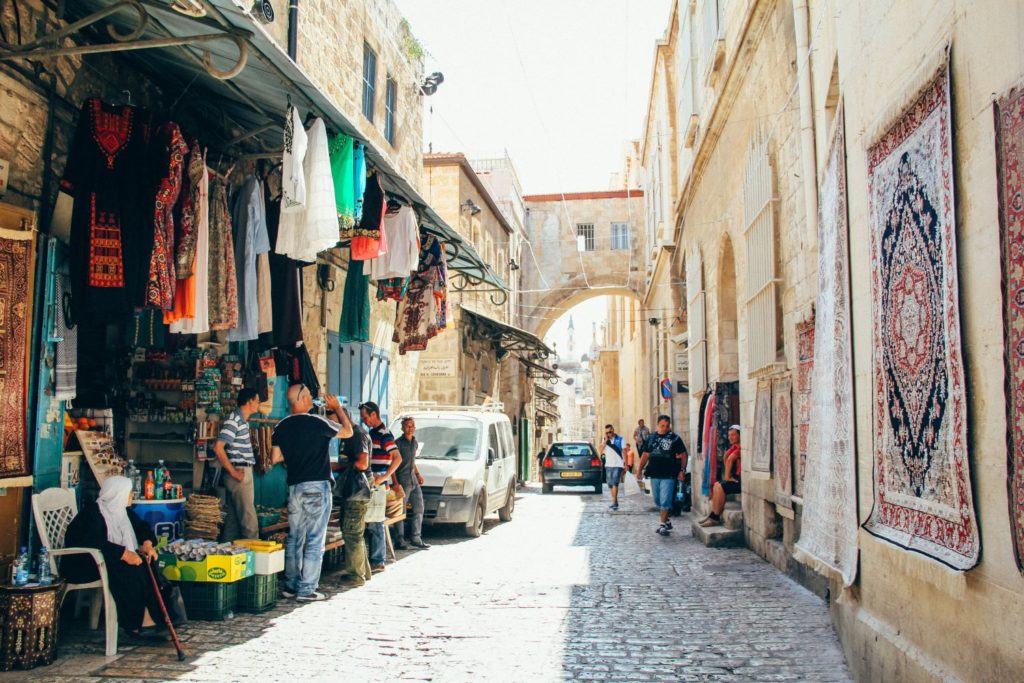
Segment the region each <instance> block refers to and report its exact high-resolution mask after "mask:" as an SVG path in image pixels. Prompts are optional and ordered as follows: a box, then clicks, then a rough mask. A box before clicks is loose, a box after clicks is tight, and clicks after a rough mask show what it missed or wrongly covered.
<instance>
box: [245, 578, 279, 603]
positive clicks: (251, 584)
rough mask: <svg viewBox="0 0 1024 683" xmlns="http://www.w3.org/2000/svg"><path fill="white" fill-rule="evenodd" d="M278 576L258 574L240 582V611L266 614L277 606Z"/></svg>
mask: <svg viewBox="0 0 1024 683" xmlns="http://www.w3.org/2000/svg"><path fill="white" fill-rule="evenodd" d="M277 576H278V575H277V574H262V575H261V574H257V575H256V576H250V577H249V578H248V579H242V580H241V581H239V582H238V610H239V611H240V612H253V613H259V612H266V611H267V610H268V609H272V608H273V607H274V605H276V604H277Z"/></svg>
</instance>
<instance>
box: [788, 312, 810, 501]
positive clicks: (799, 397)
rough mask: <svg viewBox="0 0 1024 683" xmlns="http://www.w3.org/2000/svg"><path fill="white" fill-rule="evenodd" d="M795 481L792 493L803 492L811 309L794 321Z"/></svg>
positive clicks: (808, 409) (808, 427) (798, 493)
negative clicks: (808, 312)
mask: <svg viewBox="0 0 1024 683" xmlns="http://www.w3.org/2000/svg"><path fill="white" fill-rule="evenodd" d="M796 352H797V364H796V397H795V402H796V466H795V467H796V472H795V473H796V481H795V482H794V485H793V490H794V493H795V494H796V495H798V496H803V495H804V475H805V473H806V467H807V436H808V434H809V433H810V430H811V379H812V377H813V376H814V313H813V312H812V313H811V315H810V316H809V317H808V318H807V320H804V321H802V322H799V323H797V324H796Z"/></svg>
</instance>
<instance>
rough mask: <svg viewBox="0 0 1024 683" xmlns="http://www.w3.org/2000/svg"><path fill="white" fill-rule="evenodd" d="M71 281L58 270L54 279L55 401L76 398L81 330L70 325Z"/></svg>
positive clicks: (65, 274)
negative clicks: (79, 333) (56, 340)
mask: <svg viewBox="0 0 1024 683" xmlns="http://www.w3.org/2000/svg"><path fill="white" fill-rule="evenodd" d="M70 305H71V278H70V277H69V276H68V274H67V273H65V272H63V271H58V272H57V276H56V278H54V296H53V337H54V339H58V340H59V341H58V342H57V348H56V353H55V358H54V386H53V398H54V399H56V400H58V401H70V400H71V399H73V398H75V394H76V391H75V388H76V380H77V378H78V328H77V327H76V326H74V325H72V324H71V323H70V315H71V310H70Z"/></svg>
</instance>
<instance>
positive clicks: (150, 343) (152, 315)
mask: <svg viewBox="0 0 1024 683" xmlns="http://www.w3.org/2000/svg"><path fill="white" fill-rule="evenodd" d="M165 338H166V328H165V326H164V320H163V312H162V311H161V310H160V309H159V308H152V307H151V308H143V309H141V310H138V311H135V312H133V313H132V314H131V315H130V316H129V320H128V324H127V325H126V326H125V342H126V343H127V344H128V346H130V347H131V348H133V349H138V348H147V349H151V348H159V347H162V346H163V345H164V339H165Z"/></svg>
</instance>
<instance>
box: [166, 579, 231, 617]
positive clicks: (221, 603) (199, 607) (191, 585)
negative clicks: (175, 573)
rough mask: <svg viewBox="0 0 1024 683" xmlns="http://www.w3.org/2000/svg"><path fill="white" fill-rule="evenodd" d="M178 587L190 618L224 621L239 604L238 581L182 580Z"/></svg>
mask: <svg viewBox="0 0 1024 683" xmlns="http://www.w3.org/2000/svg"><path fill="white" fill-rule="evenodd" d="M178 588H179V589H180V590H181V599H182V601H183V602H184V603H185V612H186V613H187V614H188V618H189V619H202V620H206V621H223V620H224V619H226V618H227V617H228V616H229V615H230V614H231V613H233V612H234V611H235V607H236V605H237V604H238V584H237V583H199V582H189V581H182V582H181V583H179V584H178Z"/></svg>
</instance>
